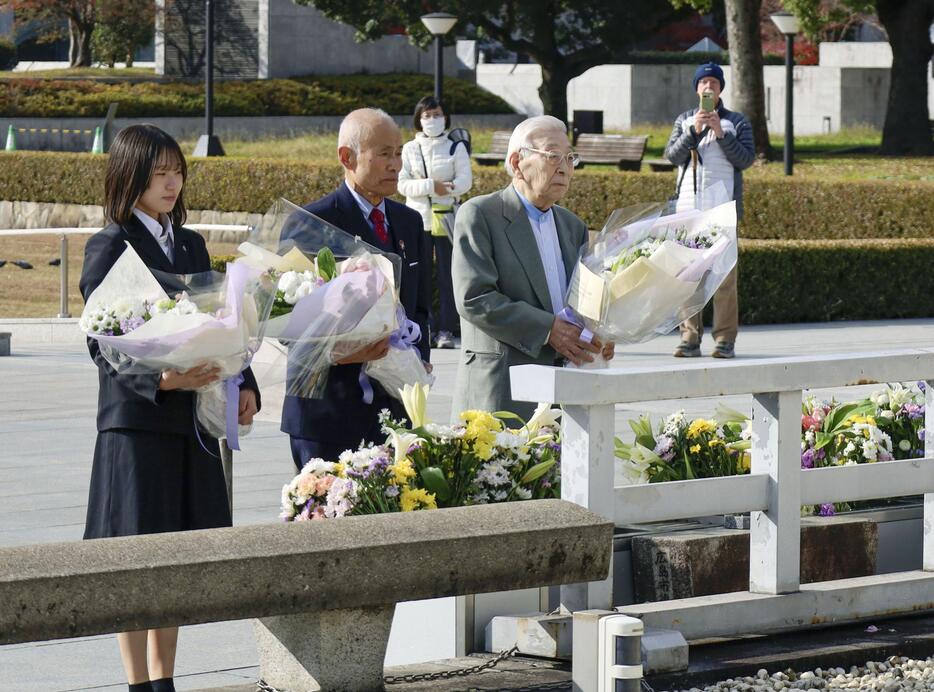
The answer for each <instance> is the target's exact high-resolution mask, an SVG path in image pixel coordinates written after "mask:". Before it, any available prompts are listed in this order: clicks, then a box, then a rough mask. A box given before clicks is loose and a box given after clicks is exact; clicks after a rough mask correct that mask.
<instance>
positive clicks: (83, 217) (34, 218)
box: [0, 201, 263, 243]
mask: <svg viewBox="0 0 934 692" xmlns="http://www.w3.org/2000/svg"><path fill="white" fill-rule="evenodd" d="M262 216H263V215H262V214H251V213H249V212H231V211H212V210H199V209H190V210H189V211H188V221H187V223H188V224H201V223H207V224H224V225H230V226H250V225H254V224H258V223H259V222H260V220H261V219H262ZM103 226H104V211H103V209H102V208H101V207H100V206H98V205H94V204H61V203H58V202H11V201H0V229H16V228H102V227H103ZM201 235H203V236H204V239H205V240H207V241H208V242H215V243H239V242H241V241H242V240H243V239H244V234H243V233H240V232H236V231H204V232H202V233H201Z"/></svg>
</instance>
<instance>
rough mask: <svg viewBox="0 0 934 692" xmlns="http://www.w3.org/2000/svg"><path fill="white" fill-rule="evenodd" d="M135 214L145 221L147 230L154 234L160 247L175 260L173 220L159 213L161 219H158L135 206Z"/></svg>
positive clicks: (170, 258) (167, 255)
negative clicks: (173, 253)
mask: <svg viewBox="0 0 934 692" xmlns="http://www.w3.org/2000/svg"><path fill="white" fill-rule="evenodd" d="M133 215H134V216H136V218H137V219H139V220H140V221H142V222H143V225H144V226H145V227H146V230H147V231H149V232H150V233H151V234H152V237H153V238H155V239H156V242H157V243H159V247H161V248H162V251H163V252H164V253H165V256H166V257H168V258H169V260H171V261H174V258H173V257H172V252H173V246H174V244H175V234H174V233H173V232H172V221H171V219H169V217H168V216H167V215H165V214H160V215H159V221H156V220H155V219H154V218H152V217H151V216H150V215H149V214H146V213H145V212H141V211H140V210H139V209H136V208H135V207H134V209H133Z"/></svg>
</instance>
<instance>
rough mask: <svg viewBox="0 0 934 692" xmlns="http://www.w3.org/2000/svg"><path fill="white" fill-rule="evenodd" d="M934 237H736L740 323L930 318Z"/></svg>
mask: <svg viewBox="0 0 934 692" xmlns="http://www.w3.org/2000/svg"><path fill="white" fill-rule="evenodd" d="M932 263H934V240H932V239H930V238H925V239H917V240H910V239H909V240H867V239H864V240H810V241H808V240H784V241H779V240H744V241H741V243H740V255H739V289H738V290H739V312H740V322H741V323H742V324H786V323H790V322H827V321H835V320H879V319H899V318H907V317H932V316H934V302H932V301H931V299H930V297H931V296H932V295H934V275H932V274H931V271H930V267H931V266H932Z"/></svg>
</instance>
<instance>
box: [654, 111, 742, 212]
mask: <svg viewBox="0 0 934 692" xmlns="http://www.w3.org/2000/svg"><path fill="white" fill-rule="evenodd" d="M695 113H697V108H692V109H691V110H689V111H684V113H682V114H681V115H679V116H678V119H677V120H675V126H674V127H673V128H672V130H671V137H669V138H668V144H667V145H666V146H665V158H666V159H668V160H669V161H671V162H672V163H673V164H675V165H676V166H678V167H679V168H680V169H681V170H679V171H678V179H679V180H680V179H681V175H682V173H683V172H684V167H685V166H688V165H689V164H690V160H691V149H696V148H697V145H698V143H699V142H700V140H699V139H698V137H697V134H696V133H695V132H694V131H693V130H691V128H687V129H685V128H684V127H683V126H682V123H683V122H684V121H685V120H686V119H687V118H690V117H691V116H693V115H694V114H695ZM717 113H718V114H719V116H720V119H721V120H729V121H730V122H731V123H733V127H735V128H736V135H735V136H734V135H733V134H732V133H727V134H725V135H724V136H723V139H720V140H718V141H719V143H720V148H721V149H723V154H724V155H725V156H726V158H727V161H729V162H730V163H731V164H733V199H735V200H736V216H737V218H740V219H741V218H743V171H744V170H745V169H747V168H749V167H750V166H751V165H752V162H753V161H755V160H756V147H755V143H754V142H753V139H752V126H751V125H750V124H749V121H748V120H746V116H744V115H743V114H742V113H737V112H736V111H731V110H727V109H726V107H725V106H724V105H723V101H720V103H719V104H717ZM685 178H689V175H685ZM683 184H684V185H689V184H690V180H685V181H684V183H683Z"/></svg>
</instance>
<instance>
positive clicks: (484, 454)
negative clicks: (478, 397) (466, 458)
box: [461, 411, 503, 461]
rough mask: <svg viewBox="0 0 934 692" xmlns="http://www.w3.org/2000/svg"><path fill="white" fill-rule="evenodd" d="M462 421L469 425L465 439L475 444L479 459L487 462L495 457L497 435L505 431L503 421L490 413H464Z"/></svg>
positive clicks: (475, 451) (474, 447)
mask: <svg viewBox="0 0 934 692" xmlns="http://www.w3.org/2000/svg"><path fill="white" fill-rule="evenodd" d="M461 419H462V420H463V421H464V422H465V423H466V424H467V427H466V428H465V430H464V439H465V440H467V441H468V442H473V451H474V454H475V455H476V456H477V458H478V459H482V460H484V461H486V460H487V459H489V458H490V457H491V456H493V445H494V444H495V442H496V433H498V432H500V431H501V430H502V429H503V423H502V421H500V420H499V419H498V418H496V417H495V416H494V415H493V414H491V413H489V412H488V411H464V412H463V413H461Z"/></svg>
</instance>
